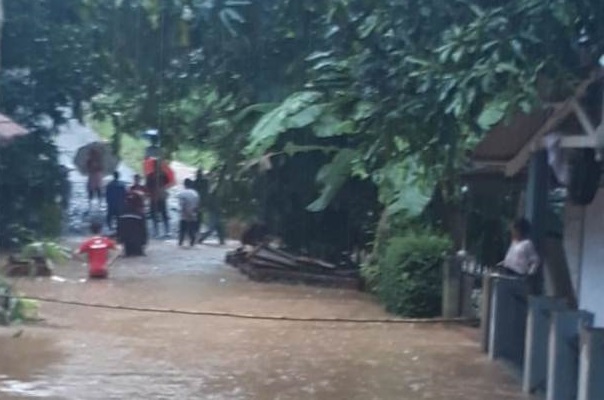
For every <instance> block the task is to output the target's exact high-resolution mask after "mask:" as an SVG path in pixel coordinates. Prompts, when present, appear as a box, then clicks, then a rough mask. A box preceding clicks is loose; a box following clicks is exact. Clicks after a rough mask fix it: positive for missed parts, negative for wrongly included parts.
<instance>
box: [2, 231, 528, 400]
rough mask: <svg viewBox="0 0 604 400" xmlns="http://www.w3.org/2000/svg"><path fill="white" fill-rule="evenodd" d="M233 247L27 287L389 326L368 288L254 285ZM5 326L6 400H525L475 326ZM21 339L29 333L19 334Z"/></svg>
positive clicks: (54, 322) (59, 319)
mask: <svg viewBox="0 0 604 400" xmlns="http://www.w3.org/2000/svg"><path fill="white" fill-rule="evenodd" d="M224 251H225V250H224V249H221V248H218V247H215V246H203V247H200V248H198V249H194V250H179V249H178V248H177V247H176V245H175V244H174V243H171V242H162V243H160V242H157V243H155V244H154V245H153V248H152V249H151V250H150V251H149V256H148V257H147V258H144V259H137V260H127V261H124V262H121V263H120V264H118V265H117V266H116V267H115V269H114V270H113V271H112V277H111V279H110V280H108V281H106V282H85V283H83V282H81V281H80V280H81V279H82V278H84V270H83V269H82V268H81V266H79V265H75V264H73V265H69V266H66V267H61V268H59V269H58V270H57V274H58V275H60V276H61V278H63V279H55V280H48V279H46V280H36V281H25V280H24V281H19V282H17V285H18V287H19V288H20V289H21V290H22V291H23V292H25V293H28V294H37V295H42V296H49V297H58V298H61V299H69V300H78V301H88V302H95V303H106V304H115V305H133V306H141V307H160V308H173V309H185V310H211V311H229V312H240V313H246V314H261V315H274V316H279V315H291V316H303V317H352V318H360V317H372V318H379V317H386V315H385V314H384V312H383V311H382V310H381V308H380V307H379V306H378V305H376V304H375V303H374V302H373V300H372V299H371V298H370V297H368V296H366V295H364V294H361V293H357V292H352V291H342V290H331V289H319V288H308V287H303V286H287V285H277V284H272V285H267V284H257V283H252V282H249V281H247V280H246V279H245V278H244V277H242V276H240V275H239V274H238V273H237V272H236V271H235V270H232V269H231V268H230V267H227V266H224V265H223V263H222V259H223V255H224ZM40 314H41V316H42V317H43V318H44V320H45V321H44V323H42V324H40V325H39V326H34V327H31V326H26V327H14V328H10V329H0V399H2V400H5V399H6V400H13V399H70V400H71V399H77V400H79V399H82V400H89V399H90V400H93V399H94V400H96V399H98V400H107V399H216V400H222V399H234V400H236V399H335V400H339V399H342V400H344V399H346V400H348V399H402V400H407V399H409V400H411V399H435V400H436V399H437V400H458V399H459V400H462V399H463V400H472V399H476V400H483V399H491V400H515V399H524V398H525V397H523V396H521V395H520V387H519V384H518V382H517V380H516V378H515V377H513V376H512V375H511V374H510V373H509V372H508V371H506V370H505V369H504V368H502V367H501V366H499V365H497V364H493V363H490V362H488V361H487V359H486V357H485V356H484V355H483V354H481V353H480V351H479V348H478V344H477V341H476V339H475V337H474V336H475V335H476V333H475V332H474V331H472V330H471V329H469V328H460V327H444V326H440V325H432V326H426V325H422V326H420V325H379V324H377V325H355V324H333V323H299V322H277V321H255V320H236V319H226V318H215V317H195V316H183V315H170V314H150V313H136V312H130V311H112V310H100V309H89V308H81V307H72V306H64V305H57V304H43V305H42V306H41V310H40ZM21 330H22V331H21Z"/></svg>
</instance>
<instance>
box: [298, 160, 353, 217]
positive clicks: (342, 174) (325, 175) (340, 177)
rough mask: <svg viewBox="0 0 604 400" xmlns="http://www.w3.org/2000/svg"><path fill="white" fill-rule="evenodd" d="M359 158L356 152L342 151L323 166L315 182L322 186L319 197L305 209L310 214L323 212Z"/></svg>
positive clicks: (348, 176)
mask: <svg viewBox="0 0 604 400" xmlns="http://www.w3.org/2000/svg"><path fill="white" fill-rule="evenodd" d="M360 158H361V154H360V153H359V152H358V151H357V150H353V149H342V150H340V152H338V154H336V155H335V157H334V158H333V160H331V162H330V163H329V164H327V165H324V166H323V167H322V168H321V169H320V170H319V173H318V175H317V182H319V183H320V184H321V185H322V186H323V188H322V190H321V196H320V197H319V198H318V199H316V200H315V201H314V202H312V203H311V204H310V205H308V207H306V209H307V210H308V211H312V212H320V211H323V210H325V209H326V208H327V207H328V206H329V204H330V203H331V201H332V200H333V198H334V197H335V196H336V195H337V194H338V192H339V191H340V189H341V188H342V186H344V184H345V183H346V181H347V180H348V178H350V176H351V173H352V171H353V165H354V162H355V161H356V160H359V159H360Z"/></svg>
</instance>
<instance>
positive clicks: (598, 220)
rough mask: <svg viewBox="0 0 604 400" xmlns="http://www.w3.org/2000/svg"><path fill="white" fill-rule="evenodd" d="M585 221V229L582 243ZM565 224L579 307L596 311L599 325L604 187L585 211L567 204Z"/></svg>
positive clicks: (603, 290) (603, 314) (602, 322)
mask: <svg viewBox="0 0 604 400" xmlns="http://www.w3.org/2000/svg"><path fill="white" fill-rule="evenodd" d="M583 213H585V221H583ZM583 222H584V224H585V225H584V226H585V230H584V237H583V243H582V246H581V241H582V238H581V226H582V225H583ZM564 223H565V233H564V235H565V237H564V248H565V251H566V256H567V261H568V265H569V268H570V273H571V278H572V281H573V285H574V287H575V291H577V297H578V300H579V307H580V308H581V309H583V310H587V311H591V312H593V313H594V314H595V315H596V325H598V326H604V190H602V189H601V190H600V191H599V192H598V194H597V196H596V198H595V200H594V201H593V203H592V204H590V205H589V206H588V207H587V208H585V210H583V208H582V207H576V206H572V205H567V207H566V213H565V221H564ZM581 247H582V248H583V259H582V260H581Z"/></svg>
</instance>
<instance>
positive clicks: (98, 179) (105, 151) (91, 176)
mask: <svg viewBox="0 0 604 400" xmlns="http://www.w3.org/2000/svg"><path fill="white" fill-rule="evenodd" d="M73 164H74V165H75V166H76V167H77V169H78V171H79V172H80V173H81V174H82V175H85V176H87V177H88V179H87V182H86V189H87V192H88V209H89V210H90V208H91V207H92V200H94V198H97V199H98V201H99V205H100V204H101V202H102V200H103V193H102V192H103V190H102V188H103V178H104V177H105V176H107V175H110V174H112V173H113V171H115V170H116V169H117V166H118V164H119V159H118V158H117V157H116V156H115V155H114V154H113V152H112V150H111V146H109V144H108V143H105V142H91V143H88V144H87V145H85V146H82V147H80V148H79V149H78V151H77V153H76V155H75V157H74V160H73Z"/></svg>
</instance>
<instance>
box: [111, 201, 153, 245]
mask: <svg viewBox="0 0 604 400" xmlns="http://www.w3.org/2000/svg"><path fill="white" fill-rule="evenodd" d="M136 197H137V195H136V194H134V193H132V192H130V193H128V196H127V197H126V208H125V212H124V214H122V215H121V216H120V217H119V219H118V222H117V238H118V242H119V243H121V244H122V245H123V246H124V255H125V256H126V257H137V256H144V255H145V251H144V248H145V246H146V245H147V242H148V235H147V225H146V223H145V217H144V216H143V215H141V214H140V213H139V210H138V203H137V201H136V200H137V199H136Z"/></svg>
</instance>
